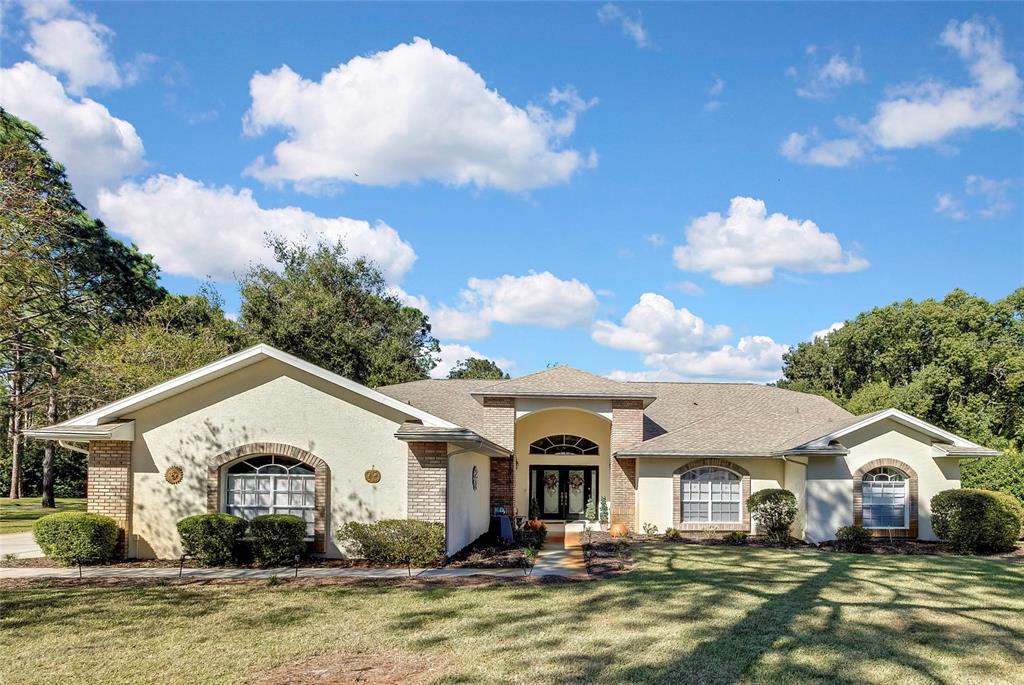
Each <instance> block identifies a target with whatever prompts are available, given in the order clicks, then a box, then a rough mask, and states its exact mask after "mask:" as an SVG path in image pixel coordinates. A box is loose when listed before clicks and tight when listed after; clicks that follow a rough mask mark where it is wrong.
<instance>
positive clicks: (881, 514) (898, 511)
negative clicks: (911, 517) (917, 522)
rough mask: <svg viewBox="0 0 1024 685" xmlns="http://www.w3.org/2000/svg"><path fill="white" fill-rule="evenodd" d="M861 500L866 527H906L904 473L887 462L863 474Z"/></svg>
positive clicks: (905, 484) (905, 482) (905, 483)
mask: <svg viewBox="0 0 1024 685" xmlns="http://www.w3.org/2000/svg"><path fill="white" fill-rule="evenodd" d="M861 503H862V505H863V520H862V523H863V525H864V527H865V528H906V527H908V521H907V474H905V473H903V472H902V471H900V470H898V469H894V468H890V467H888V466H882V467H880V468H877V469H872V470H871V471H868V472H867V473H865V474H864V478H863V482H862V483H861Z"/></svg>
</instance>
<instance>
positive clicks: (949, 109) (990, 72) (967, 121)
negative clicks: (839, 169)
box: [781, 20, 1024, 166]
mask: <svg viewBox="0 0 1024 685" xmlns="http://www.w3.org/2000/svg"><path fill="white" fill-rule="evenodd" d="M940 42H941V44H942V45H944V46H945V47H947V48H950V49H952V50H955V51H956V52H957V54H958V55H959V56H960V59H961V60H962V61H963V62H964V64H965V66H966V67H967V70H968V72H969V73H970V76H971V80H970V84H969V85H966V86H951V85H949V84H947V83H943V82H941V81H937V80H927V81H923V82H920V83H914V84H903V85H900V86H896V87H894V88H890V89H889V92H888V95H887V98H886V99H884V100H883V101H881V102H879V103H878V105H877V106H876V108H875V115H874V116H873V117H872V118H871V120H870V121H868V122H867V123H866V124H859V125H849V124H847V128H852V129H854V130H855V132H856V134H857V138H856V139H849V138H844V139H840V141H842V144H841V145H840V146H839V147H840V148H841V149H842V150H845V153H840V154H836V150H835V147H836V143H837V142H839V141H833V140H824V141H822V140H814V141H813V146H812V147H808V146H807V143H808V142H809V141H808V139H807V138H806V137H805V138H804V139H800V138H796V139H794V138H793V135H798V134H792V135H791V136H790V137H789V138H788V139H787V140H786V141H785V142H784V143H783V145H782V147H781V152H782V154H783V155H784V156H786V157H787V158H789V159H791V160H793V161H797V162H801V163H805V164H821V165H826V166H844V165H845V164H849V163H851V162H853V161H856V160H857V159H860V158H861V157H863V156H864V154H865V153H866V152H867V151H869V150H871V149H872V148H881V149H884V150H895V149H906V148H914V147H920V146H923V145H934V144H936V143H939V142H941V141H943V140H945V139H947V138H949V137H951V136H953V135H955V134H958V133H962V132H967V131H971V130H977V129H993V130H1000V129H1009V128H1014V127H1016V126H1017V124H1018V122H1019V120H1020V116H1021V113H1022V112H1024V99H1022V91H1024V83H1022V81H1021V78H1020V76H1019V75H1018V74H1017V68H1016V67H1015V66H1014V65H1013V64H1012V63H1011V62H1010V61H1008V60H1007V59H1006V57H1005V55H1004V53H1003V42H1002V39H1001V38H1000V36H999V35H998V32H997V30H996V29H995V28H994V27H993V26H991V25H989V24H986V23H983V22H981V21H980V20H971V21H965V22H956V21H951V22H949V24H948V25H947V26H946V29H945V30H944V31H943V32H942V36H941V38H940ZM851 140H852V141H853V142H851ZM855 145H856V146H859V149H860V152H859V153H858V154H852V150H853V149H854V146H855ZM821 148H825V149H822V150H821V151H820V152H819V149H821ZM830 150H831V151H830Z"/></svg>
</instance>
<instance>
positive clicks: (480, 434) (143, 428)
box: [29, 345, 998, 558]
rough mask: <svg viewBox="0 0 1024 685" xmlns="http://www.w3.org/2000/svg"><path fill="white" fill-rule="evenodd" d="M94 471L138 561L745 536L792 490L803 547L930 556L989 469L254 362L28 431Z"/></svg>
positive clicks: (660, 395)
mask: <svg viewBox="0 0 1024 685" xmlns="http://www.w3.org/2000/svg"><path fill="white" fill-rule="evenodd" d="M29 434H30V436H31V437H34V438H37V439H51V440H59V441H61V444H63V445H64V446H67V447H70V448H72V449H78V450H80V451H83V452H86V453H87V454H88V502H89V503H88V508H89V510H90V511H95V512H99V513H103V514H107V515H109V516H112V517H114V518H115V519H116V520H117V521H118V522H119V524H120V525H121V526H122V528H123V531H124V538H123V541H124V544H123V546H122V550H123V553H124V554H125V555H126V556H129V557H143V558H148V557H159V558H173V557H176V556H178V555H179V554H180V549H181V548H180V543H179V540H178V535H177V531H176V527H175V524H176V522H177V521H178V520H179V519H181V518H184V517H185V516H190V515H193V514H199V513H204V512H208V511H228V512H231V513H235V514H238V515H240V516H243V517H246V518H251V517H252V516H255V515H258V514H261V513H271V512H275V513H280V512H285V513H293V514H296V515H298V516H301V517H303V518H305V520H306V521H307V523H308V527H309V537H310V540H311V542H312V544H313V546H314V549H315V550H316V551H317V552H319V553H322V554H325V555H327V556H339V555H341V554H342V550H341V549H339V547H338V546H337V545H336V543H335V540H334V534H335V532H336V531H337V529H338V528H339V527H340V526H341V525H342V524H344V523H345V522H346V521H349V520H360V521H373V520H378V519H384V518H413V519H423V520H429V521H437V522H441V523H444V524H445V526H446V535H447V548H448V552H449V553H454V552H456V551H457V550H459V549H461V548H462V547H464V546H465V545H467V544H468V543H470V542H472V541H473V540H474V539H475V538H477V537H478V536H480V535H481V534H483V533H484V532H486V531H487V529H488V526H489V523H490V516H491V514H492V513H493V512H494V511H495V510H496V509H497V508H499V507H501V508H504V510H505V511H506V512H507V513H516V514H520V515H524V516H525V515H527V514H528V513H530V510H531V505H532V508H533V509H534V510H535V511H536V512H538V513H539V515H540V516H541V517H542V518H545V519H550V520H557V521H567V520H576V519H579V518H580V517H582V516H584V515H585V514H586V512H587V508H588V503H590V502H593V509H594V510H598V509H599V508H600V506H601V501H602V500H606V501H607V504H608V507H609V509H610V514H611V520H612V522H620V521H621V522H623V523H625V524H627V526H629V527H630V528H631V529H634V530H638V529H640V528H641V527H642V526H643V525H644V524H648V523H649V524H654V525H656V526H658V528H659V529H660V530H664V529H666V528H668V527H675V528H681V529H684V530H700V531H703V530H706V529H709V528H712V529H715V530H719V531H732V530H745V531H746V530H751V529H752V526H753V525H754V524H753V523H752V521H751V519H750V512H749V511H748V509H747V504H746V502H747V498H748V497H749V496H750V494H751V493H752V492H755V491H757V490H760V489H762V488H786V489H788V490H790V491H792V492H793V493H795V495H796V497H797V499H798V501H799V503H800V516H799V519H798V521H797V522H796V524H795V526H794V531H793V532H794V534H795V535H797V536H799V537H802V538H804V539H806V540H808V541H811V542H817V541H822V540H828V539H832V538H834V537H835V532H836V530H837V529H838V528H839V527H840V526H844V525H850V524H853V523H857V524H863V525H865V526H867V527H870V528H872V529H874V530H876V531H878V532H879V533H880V534H886V535H897V536H909V537H921V538H933V537H934V533H933V531H932V527H931V516H930V511H929V501H930V499H931V497H932V495H934V494H935V493H937V492H939V491H940V490H945V489H948V488H955V487H958V486H959V483H960V481H959V478H960V473H959V462H958V460H959V458H960V457H963V456H985V455H995V454H998V453H997V452H995V451H993V450H989V449H986V448H984V447H981V446H979V445H976V444H974V443H972V442H970V441H968V440H965V439H964V438H961V437H959V436H956V435H953V434H951V433H949V432H947V431H944V430H942V429H940V428H937V427H935V426H932V425H930V424H928V423H925V422H924V421H921V420H920V419H917V418H914V417H912V416H909V415H907V414H905V413H903V412H900V411H897V410H895V409H889V410H885V411H880V412H876V413H874V414H869V415H866V416H853V415H852V414H850V413H848V412H847V411H845V410H843V409H842V408H840V407H838V406H836V405H835V404H833V403H831V402H829V401H828V400H826V399H823V398H821V397H817V396H814V395H807V394H802V393H797V392H791V391H788V390H781V389H778V388H772V387H767V386H763V385H754V384H741V383H622V382H616V381H612V380H609V379H607V378H603V377H600V376H595V375H592V374H589V373H586V372H584V371H580V370H577V369H573V368H570V367H566V366H560V367H555V368H551V369H548V370H545V371H541V372H539V373H535V374H531V375H528V376H523V377H521V378H516V379H513V380H507V381H499V382H495V381H492V380H423V381H415V382H412V383H403V384H400V385H394V386H388V387H383V388H377V389H376V390H373V389H370V388H367V387H364V386H362V385H359V384H358V383H354V382H352V381H350V380H348V379H346V378H343V377H341V376H338V375H337V374H333V373H331V372H328V371H326V370H324V369H322V368H319V367H317V366H315V365H313V364H309V363H308V362H305V361H302V360H301V359H298V358H296V357H294V356H291V355H289V354H285V353H283V352H281V351H279V350H276V349H274V348H272V347H268V346H266V345H257V346H256V347H252V348H250V349H247V350H244V351H242V352H239V353H237V354H234V355H231V356H229V357H226V358H224V359H222V360H220V361H217V362H214V363H212V364H209V365H207V366H204V367H202V368H200V369H197V370H195V371H193V372H190V373H187V374H185V375H183V376H180V377H178V378H175V379H172V380H170V381H167V382H165V383H161V384H160V385H157V386H155V387H153V388H150V389H148V390H145V391H143V392H140V393H138V394H136V395H132V396H131V397H128V398H125V399H123V400H121V401H118V402H114V403H112V404H109V405H107V406H104V407H100V408H99V409H96V410H95V411H92V412H89V413H88V414H84V415H82V416H78V417H76V418H73V419H70V420H68V421H65V422H64V423H61V424H58V425H54V426H49V427H46V428H41V429H38V430H34V431H31V432H30V433H29Z"/></svg>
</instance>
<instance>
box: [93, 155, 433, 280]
mask: <svg viewBox="0 0 1024 685" xmlns="http://www.w3.org/2000/svg"><path fill="white" fill-rule="evenodd" d="M99 211H100V215H101V216H102V217H103V218H104V220H105V221H107V223H108V224H109V225H110V227H111V228H112V229H113V230H115V231H117V232H119V233H122V234H125V235H127V236H129V237H130V238H131V239H132V240H133V241H135V242H136V243H137V244H138V245H139V247H140V248H141V249H142V250H143V251H144V252H148V253H150V254H152V255H154V256H155V257H156V260H157V262H158V263H159V264H160V266H161V267H162V268H163V269H164V270H165V271H167V272H169V273H173V274H180V275H185V276H195V277H197V278H206V277H210V278H213V279H215V280H221V281H224V280H229V279H231V278H232V277H233V275H234V274H235V273H237V272H240V271H242V270H244V269H245V268H247V267H248V266H249V265H250V264H251V263H253V262H258V263H272V262H273V259H272V254H271V251H270V250H269V248H268V247H267V246H266V244H265V239H266V234H267V233H272V234H274V235H276V236H279V237H281V238H284V239H286V240H290V241H305V242H313V241H315V240H317V239H326V240H328V241H336V240H341V241H343V242H344V244H345V246H346V247H347V248H348V250H349V254H351V255H352V256H354V257H366V258H368V259H372V260H373V261H374V262H376V263H377V264H378V265H379V266H380V268H381V270H382V271H383V273H384V276H385V278H387V279H388V280H389V281H391V282H398V281H400V280H401V278H402V276H403V275H404V274H405V273H406V272H407V271H408V270H409V269H410V268H412V265H413V263H414V262H415V261H416V253H415V252H414V251H413V248H412V246H411V245H409V243H407V242H405V241H404V240H402V238H401V237H400V236H399V234H398V232H397V231H395V229H393V228H391V227H390V226H388V225H387V224H385V223H383V222H377V223H376V224H373V225H371V224H370V223H369V222H367V221H361V220H357V219H349V218H347V217H340V216H339V217H334V218H327V217H321V216H317V215H316V214H313V213H312V212H308V211H306V210H303V209H300V208H298V207H282V208H275V209H265V208H263V207H260V206H259V204H258V203H257V202H256V199H255V198H254V197H253V195H252V191H251V190H249V189H246V188H242V189H240V190H234V189H233V188H231V187H227V186H224V187H216V186H207V185H204V184H203V183H201V182H199V181H195V180H192V179H190V178H186V177H185V176H182V175H178V176H165V175H162V174H161V175H158V176H153V177H151V178H149V179H147V180H146V181H145V182H143V183H125V184H122V185H121V186H120V187H119V188H117V189H116V190H102V191H100V194H99Z"/></svg>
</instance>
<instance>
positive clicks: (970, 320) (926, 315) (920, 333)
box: [778, 288, 1024, 450]
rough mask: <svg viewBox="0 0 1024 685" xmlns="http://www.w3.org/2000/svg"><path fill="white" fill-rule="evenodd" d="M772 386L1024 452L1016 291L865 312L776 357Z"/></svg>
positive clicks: (1023, 327) (1023, 311) (1019, 294)
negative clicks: (778, 365) (896, 412)
mask: <svg viewBox="0 0 1024 685" xmlns="http://www.w3.org/2000/svg"><path fill="white" fill-rule="evenodd" d="M783 375H784V376H785V378H784V379H783V380H781V381H779V383H778V385H779V386H781V387H784V388H790V389H792V390H800V391H803V392H811V393H815V394H819V395H823V396H825V397H828V398H830V399H832V400H834V401H835V402H837V403H839V404H841V405H842V406H844V407H846V408H847V409H849V410H850V411H851V412H854V413H857V414H861V413H865V412H870V411H874V410H877V409H884V408H887V407H896V408H898V409H902V410H903V411H906V412H908V413H911V414H914V415H915V416H919V417H920V418H922V419H924V420H926V421H929V422H931V423H934V424H935V425H938V426H941V427H943V428H946V429H948V430H950V431H953V432H955V433H958V434H960V435H963V436H965V437H967V438H969V439H971V440H974V441H976V442H978V443H980V444H984V445H989V446H992V447H995V448H1015V449H1018V450H1019V449H1021V447H1022V446H1024V288H1020V289H1018V290H1016V291H1014V292H1012V293H1010V294H1009V295H1007V296H1006V297H1005V298H1003V299H1001V300H998V301H996V302H988V301H987V300H985V299H984V298H981V297H976V296H973V295H970V294H968V293H966V292H964V291H963V290H959V289H957V290H954V291H953V292H951V293H949V295H947V296H946V297H945V298H944V299H942V300H941V301H936V300H933V299H926V300H922V301H920V302H914V301H913V300H905V301H903V302H894V303H893V304H890V305H888V306H885V307H879V308H875V309H872V310H871V311H869V312H863V313H861V314H859V315H857V316H856V317H855V318H854V319H852V320H850V321H848V322H846V325H845V326H843V327H842V328H840V329H838V330H836V331H833V332H832V333H830V334H829V335H828V336H827V337H825V338H817V339H815V340H814V341H813V342H805V343H801V344H800V345H799V346H797V347H796V348H794V349H793V350H791V351H790V352H789V353H788V354H786V355H785V357H784V366H783Z"/></svg>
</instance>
